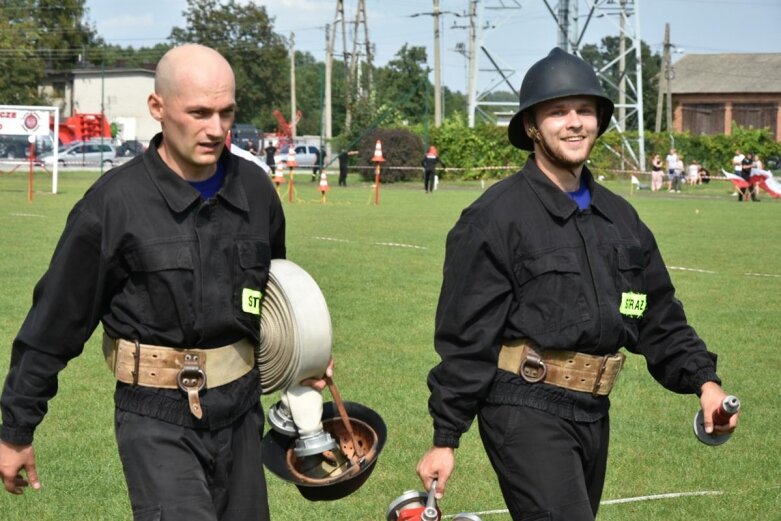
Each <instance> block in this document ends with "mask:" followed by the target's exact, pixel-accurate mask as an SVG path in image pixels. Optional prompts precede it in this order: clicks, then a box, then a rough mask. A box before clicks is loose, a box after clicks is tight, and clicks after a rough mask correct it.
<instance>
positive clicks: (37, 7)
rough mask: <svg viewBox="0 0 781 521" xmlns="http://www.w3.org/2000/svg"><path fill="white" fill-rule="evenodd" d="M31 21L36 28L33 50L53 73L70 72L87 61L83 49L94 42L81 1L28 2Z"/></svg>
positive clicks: (94, 38) (85, 51)
mask: <svg viewBox="0 0 781 521" xmlns="http://www.w3.org/2000/svg"><path fill="white" fill-rule="evenodd" d="M26 3H28V4H30V7H31V9H30V13H31V15H32V16H31V17H32V21H33V23H34V24H35V26H36V27H37V28H38V36H37V38H36V46H37V47H38V49H39V50H40V52H41V55H42V57H43V58H44V59H45V61H46V67H47V68H49V69H55V70H64V69H71V68H73V67H76V66H80V65H83V64H84V63H85V62H87V61H88V60H89V54H88V53H87V49H88V48H90V47H91V46H92V44H93V43H94V42H95V40H96V32H95V29H94V28H93V27H92V26H91V25H90V24H89V22H88V20H87V8H86V7H85V3H86V2H85V0H28V1H27V2H26Z"/></svg>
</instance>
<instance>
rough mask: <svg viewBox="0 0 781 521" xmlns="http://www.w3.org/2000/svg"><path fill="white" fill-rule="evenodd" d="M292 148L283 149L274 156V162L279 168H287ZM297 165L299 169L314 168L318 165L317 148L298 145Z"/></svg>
mask: <svg viewBox="0 0 781 521" xmlns="http://www.w3.org/2000/svg"><path fill="white" fill-rule="evenodd" d="M289 149H290V147H288V146H285V147H282V150H280V151H278V152H277V153H276V155H275V156H274V162H275V163H276V164H277V168H280V167H281V168H286V167H287V157H288V151H289ZM295 152H296V164H297V165H298V166H297V168H312V167H313V166H315V165H316V164H317V157H318V156H317V147H315V146H312V145H296V148H295Z"/></svg>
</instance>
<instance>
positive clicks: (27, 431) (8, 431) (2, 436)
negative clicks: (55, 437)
mask: <svg viewBox="0 0 781 521" xmlns="http://www.w3.org/2000/svg"><path fill="white" fill-rule="evenodd" d="M33 432H34V429H31V428H25V427H16V428H14V427H8V426H7V425H2V426H0V440H3V441H4V442H6V443H12V444H14V445H31V444H32V442H33Z"/></svg>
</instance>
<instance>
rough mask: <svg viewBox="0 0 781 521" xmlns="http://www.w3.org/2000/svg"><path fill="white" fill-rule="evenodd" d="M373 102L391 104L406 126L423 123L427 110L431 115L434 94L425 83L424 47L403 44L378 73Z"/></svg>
mask: <svg viewBox="0 0 781 521" xmlns="http://www.w3.org/2000/svg"><path fill="white" fill-rule="evenodd" d="M375 78H376V82H375V83H376V99H377V100H379V101H381V102H386V103H389V104H392V105H393V107H394V108H395V109H396V110H397V111H398V112H399V113H401V114H402V116H403V118H404V119H405V121H406V122H407V123H409V124H415V123H420V122H421V121H423V118H424V116H425V113H426V110H425V107H426V106H428V107H429V112H430V113H432V114H433V112H434V102H433V92H434V90H433V89H432V88H431V84H430V83H429V81H428V68H427V66H426V48H425V47H408V46H407V44H404V46H402V48H401V49H400V50H399V52H397V53H396V57H395V58H394V59H392V60H391V61H389V62H388V65H386V66H385V67H383V68H380V69H378V70H377V72H376V74H375Z"/></svg>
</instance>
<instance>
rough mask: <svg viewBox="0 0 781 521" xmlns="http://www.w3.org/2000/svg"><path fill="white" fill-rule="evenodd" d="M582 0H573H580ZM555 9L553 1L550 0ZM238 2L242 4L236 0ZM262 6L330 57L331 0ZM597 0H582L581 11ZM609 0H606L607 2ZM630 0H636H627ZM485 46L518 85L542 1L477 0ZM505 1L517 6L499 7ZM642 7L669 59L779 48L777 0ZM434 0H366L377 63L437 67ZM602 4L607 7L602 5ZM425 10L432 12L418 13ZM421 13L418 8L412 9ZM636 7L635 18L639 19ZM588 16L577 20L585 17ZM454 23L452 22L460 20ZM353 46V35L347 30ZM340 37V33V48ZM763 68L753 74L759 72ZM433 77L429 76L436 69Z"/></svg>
mask: <svg viewBox="0 0 781 521" xmlns="http://www.w3.org/2000/svg"><path fill="white" fill-rule="evenodd" d="M575 1H576V0H571V2H570V3H571V4H574V3H575ZM548 2H549V4H550V5H551V7H552V8H553V9H554V11H555V10H556V5H557V2H556V0H548ZM239 3H246V2H245V1H243V0H239ZM255 3H256V4H261V5H265V6H266V9H267V11H268V12H269V14H270V15H271V16H272V17H274V18H275V23H274V29H275V31H276V32H277V33H279V34H281V35H283V36H289V35H290V33H295V42H296V49H298V50H301V51H308V52H310V53H312V54H313V55H314V56H315V58H317V59H318V60H320V61H324V58H325V29H324V28H325V25H326V24H328V23H333V20H334V14H335V10H336V1H335V0H275V1H273V2H262V1H255ZM591 3H593V0H579V2H578V6H579V12H580V15H581V16H585V15H586V14H587V13H588V5H590V4H591ZM603 3H604V0H600V4H603ZM629 3H630V4H631V3H632V2H631V1H630V2H629ZM344 4H345V11H346V18H347V19H348V20H351V21H352V20H354V19H355V10H356V8H357V6H358V0H344ZM478 5H480V6H481V8H480V9H481V16H480V24H481V27H486V28H485V29H483V30H482V31H481V41H482V45H483V46H484V47H485V48H486V49H487V50H488V51H489V52H490V54H491V55H492V56H493V57H494V59H495V60H496V61H498V62H499V64H500V65H501V67H502V68H506V69H508V70H514V71H516V72H515V73H514V74H513V75H511V76H510V82H511V83H512V84H513V85H514V86H515V87H516V88H517V87H519V86H520V82H521V79H522V78H523V74H524V72H525V71H526V70H527V69H528V67H529V66H530V65H531V64H532V63H534V62H535V61H537V60H538V59H540V58H542V57H544V56H545V55H546V54H547V53H548V52H549V51H550V49H551V48H552V47H554V46H555V45H556V44H557V33H556V24H555V22H554V20H553V17H552V16H551V14H550V12H549V11H548V8H547V7H546V5H545V2H543V0H481V1H480V2H479V4H478ZM500 5H504V6H512V7H516V6H518V5H520V6H521V7H520V8H516V9H501V10H499V9H493V8H495V7H499V6H500ZM634 5H635V6H636V12H637V11H639V20H640V37H641V38H642V40H643V41H645V42H646V43H647V44H648V45H650V46H651V49H652V50H653V51H654V52H661V49H662V42H663V40H664V26H665V23H669V24H670V32H671V38H670V39H671V42H672V43H673V44H674V45H675V46H676V50H677V51H678V52H677V53H676V54H674V55H673V61H675V60H677V59H678V58H680V57H681V56H683V55H684V54H686V53H693V54H695V53H696V54H701V53H752V52H753V53H761V52H781V0H635V1H634ZM432 6H433V2H431V0H366V7H367V19H368V27H369V39H370V40H371V42H372V43H373V44H374V45H375V46H376V57H375V64H378V65H384V64H385V63H387V62H388V61H389V60H390V59H392V58H393V55H394V54H395V53H396V52H397V51H398V50H399V49H400V48H401V46H402V45H404V44H405V43H407V44H409V45H410V46H426V47H427V48H428V57H429V65H430V66H431V67H432V68H433V63H434V53H433V50H432V49H433V19H432V17H431V16H430V13H431V11H432ZM468 6H469V0H440V10H441V11H445V12H449V13H454V14H445V15H443V16H442V27H443V31H442V43H441V54H442V75H443V82H444V83H445V84H446V85H447V86H448V87H450V88H451V89H453V90H459V91H461V92H465V91H466V59H465V58H464V56H463V55H462V54H460V53H458V52H457V51H456V46H457V45H458V44H459V42H463V44H464V45H468V39H467V30H466V29H464V28H459V27H458V26H464V25H465V22H466V20H467V19H466V18H464V17H463V15H465V14H466V12H467V10H468ZM87 7H88V9H89V19H90V20H91V21H92V22H93V23H94V25H95V27H96V29H97V31H98V34H99V35H100V36H102V37H103V38H104V39H105V40H107V41H108V42H110V43H115V44H119V45H122V46H128V45H130V46H133V47H142V46H151V45H154V44H155V43H157V42H161V41H165V40H166V38H167V37H168V36H169V35H170V32H171V29H172V28H173V27H175V26H180V27H183V26H184V18H183V17H182V11H184V9H185V8H186V7H187V2H186V1H185V0H134V1H132V2H124V1H123V2H118V1H116V0H87ZM598 12H605V10H601V11H598ZM421 13H426V14H421ZM415 15H418V16H415ZM457 15H461V16H457ZM636 16H637V15H635V16H633V17H631V18H630V19H629V24H630V25H631V27H632V28H634V27H635V23H636V21H635V20H636ZM584 22H585V20H583V21H581V24H582V23H584ZM454 26H455V27H454ZM618 33H619V28H618V20H617V17H616V16H604V17H602V18H599V19H592V21H591V23H590V24H589V26H588V28H587V30H586V31H585V35H584V36H583V42H584V43H598V42H599V41H600V40H601V39H602V38H603V37H605V36H617V35H618ZM347 39H348V50H349V49H350V48H351V46H352V43H351V42H352V40H351V39H350V36H349V35H348V37H347ZM341 45H342V42H341V39H337V41H336V49H337V51H340V50H341ZM479 59H480V62H479V66H480V68H481V69H487V68H489V67H490V63H489V61H488V60H487V59H486V55H485V54H483V53H481V54H480V55H479ZM498 78H499V77H498V76H497V75H496V74H493V73H490V72H481V73H480V74H479V75H478V88H479V89H485V88H487V87H488V86H489V85H491V84H493V83H494V82H496V81H497V79H498ZM761 78H762V71H757V77H756V78H747V81H751V80H756V81H761ZM432 79H433V76H432Z"/></svg>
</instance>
